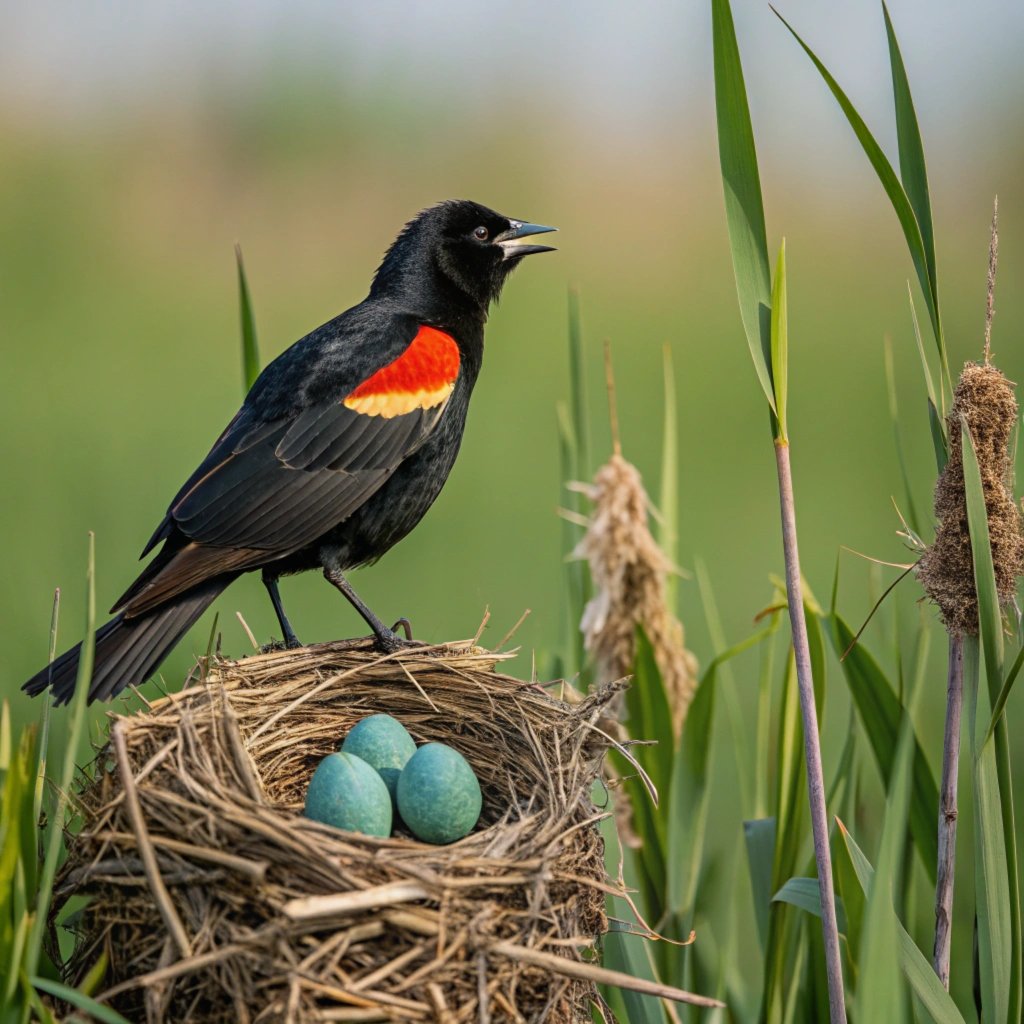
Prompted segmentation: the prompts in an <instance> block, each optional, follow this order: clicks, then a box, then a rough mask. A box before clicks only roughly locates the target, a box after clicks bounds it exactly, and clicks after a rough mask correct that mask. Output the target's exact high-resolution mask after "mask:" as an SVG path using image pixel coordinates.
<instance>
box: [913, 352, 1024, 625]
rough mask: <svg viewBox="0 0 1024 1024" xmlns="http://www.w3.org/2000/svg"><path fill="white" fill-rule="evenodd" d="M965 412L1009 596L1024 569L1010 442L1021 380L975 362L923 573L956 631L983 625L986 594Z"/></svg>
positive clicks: (998, 573)
mask: <svg viewBox="0 0 1024 1024" xmlns="http://www.w3.org/2000/svg"><path fill="white" fill-rule="evenodd" d="M961 417H962V418H963V420H964V421H966V423H967V426H968V429H969V430H970V432H971V439H972V440H973V442H974V449H975V452H976V453H977V456H978V466H979V468H980V470H981V483H982V487H983V489H984V492H985V508H986V511H987V513H988V532H989V539H990V540H991V543H992V562H993V565H994V568H995V577H996V589H997V591H998V593H999V600H1000V602H1001V603H1002V604H1009V602H1010V601H1012V600H1013V596H1014V592H1015V590H1016V586H1017V577H1018V576H1020V575H1021V573H1022V571H1024V537H1022V534H1021V525H1022V524H1021V513H1020V509H1019V508H1018V507H1017V503H1016V502H1015V501H1014V499H1013V492H1012V490H1011V487H1012V484H1013V467H1012V464H1011V462H1010V455H1009V443H1010V437H1011V435H1012V433H1013V429H1014V426H1015V424H1016V422H1017V400H1016V398H1015V397H1014V394H1013V385H1012V384H1011V383H1010V382H1009V381H1008V380H1007V379H1006V378H1005V377H1004V376H1003V375H1002V373H1000V372H999V370H997V369H996V368H995V367H994V366H992V365H990V364H988V363H985V364H978V363H967V365H966V366H964V369H963V373H961V374H960V380H959V381H958V382H957V386H956V391H955V393H954V395H953V408H952V411H951V412H950V414H949V417H948V418H947V420H946V422H947V425H948V428H949V462H947V463H946V468H945V469H944V470H943V471H942V475H941V476H940V477H939V482H938V484H937V485H936V487H935V518H936V520H937V521H938V528H937V530H936V533H935V543H934V544H932V545H931V547H929V548H928V550H927V551H925V553H924V555H923V556H922V557H921V560H920V561H919V562H918V564H917V577H918V579H919V580H920V581H921V585H922V586H923V587H924V589H925V592H926V593H927V594H928V596H929V597H930V598H931V599H932V600H933V601H934V602H935V603H936V604H937V605H938V607H939V614H940V615H941V616H942V621H943V623H944V624H945V626H946V629H947V630H949V632H951V633H969V634H971V635H972V636H976V635H977V633H978V595H977V592H976V590H975V587H974V566H973V563H972V561H971V536H970V531H969V529H968V525H967V499H966V495H965V492H964V461H963V449H962V447H961V435H960V424H961Z"/></svg>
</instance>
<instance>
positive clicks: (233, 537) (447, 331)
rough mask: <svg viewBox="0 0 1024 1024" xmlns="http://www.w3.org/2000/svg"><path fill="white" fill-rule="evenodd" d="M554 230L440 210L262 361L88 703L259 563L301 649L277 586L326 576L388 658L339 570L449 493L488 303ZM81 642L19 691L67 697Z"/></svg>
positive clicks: (178, 506)
mask: <svg viewBox="0 0 1024 1024" xmlns="http://www.w3.org/2000/svg"><path fill="white" fill-rule="evenodd" d="M553 230H554V228H547V227H543V226H541V225H539V224H529V223H525V222H523V221H519V220H512V219H510V218H508V217H503V216H502V215H501V214H498V213H495V212H494V211H493V210H489V209H488V208H487V207H486V206H481V205H479V204H478V203H472V202H469V201H465V200H458V201H449V202H444V203H440V204H438V205H437V206H433V207H430V208H429V209H427V210H424V211H423V212H422V213H420V214H419V215H418V216H417V217H416V218H415V219H414V220H412V221H410V222H409V223H408V224H407V225H406V226H405V228H404V229H403V230H402V232H401V234H400V235H399V236H398V238H397V239H396V240H395V242H394V244H393V245H392V246H391V248H390V249H388V251H387V253H386V254H385V256H384V259H383V261H382V262H381V265H380V267H379V269H378V270H377V274H376V276H375V277H374V279H373V285H372V286H371V288H370V294H369V295H368V296H367V297H366V298H365V299H364V300H363V301H362V302H361V303H359V305H358V306H353V307H352V309H349V310H347V311H346V312H344V313H342V314H341V315H340V316H337V317H335V318H334V319H333V320H330V321H328V322H327V323H326V324H324V325H323V326H322V327H318V328H317V329H316V330H315V331H313V332H312V333H311V334H309V335H307V336H306V337H305V338H303V339H302V340H301V341H297V342H296V343H295V344H294V345H292V346H291V348H289V349H287V350H286V351H285V352H284V353H282V354H281V355H280V356H278V358H277V359H275V360H274V361H273V362H272V363H270V365H269V366H267V368H266V369H265V370H264V371H263V373H261V374H260V376H259V378H258V379H257V381H256V383H255V384H254V385H253V386H252V390H251V391H250V392H249V394H248V395H247V396H246V399H245V402H244V403H243V405H242V408H241V409H240V410H239V411H238V413H237V414H236V415H235V417H234V419H233V420H232V421H231V422H230V423H229V424H228V426H227V428H226V429H225V431H224V433H223V434H221V436H220V437H219V438H218V439H217V442H216V444H214V446H213V448H212V449H211V450H210V453H209V455H207V456H206V458H205V459H204V460H203V461H202V463H200V465H199V468H198V469H196V471H195V472H194V473H193V474H192V475H191V476H190V477H189V478H188V480H187V481H186V482H185V485H184V486H183V487H182V488H181V490H180V491H178V493H177V495H176V496H175V498H174V500H173V501H172V502H171V505H170V508H169V509H168V511H167V515H166V516H165V517H164V520H163V522H162V523H161V524H160V525H159V526H158V527H157V529H156V532H155V533H154V534H153V536H152V538H151V539H150V541H149V543H148V544H147V545H146V548H145V550H144V551H143V552H142V556H143V557H145V556H146V555H147V554H149V552H150V551H152V550H153V548H155V547H156V545H157V544H160V543H161V542H162V543H163V546H162V547H161V548H160V551H159V552H158V553H157V555H156V557H155V558H154V559H153V561H152V562H150V564H149V565H148V566H147V567H146V568H145V569H144V570H143V572H142V574H141V575H140V576H139V578H138V579H137V580H136V581H135V582H134V583H133V584H132V585H131V586H130V587H129V588H128V590H127V592H126V593H125V594H124V596H123V597H122V598H121V599H120V600H119V601H118V602H117V603H116V604H115V605H114V607H113V608H112V609H111V612H112V613H116V617H115V618H113V619H112V620H111V621H110V622H108V623H107V624H106V625H105V626H103V627H102V628H100V629H99V630H97V632H96V661H95V667H94V669H93V677H92V685H91V686H90V689H89V700H90V701H93V700H108V699H110V698H111V697H113V696H114V695H115V694H117V693H119V692H120V691H121V690H123V689H124V688H125V687H126V686H128V685H130V684H136V685H138V684H141V683H143V682H145V680H146V679H148V678H149V677H150V676H151V675H152V674H153V672H154V671H155V670H156V668H157V666H158V665H159V664H160V663H161V662H162V661H163V659H164V658H165V657H166V655H167V653H168V652H169V651H170V650H171V648H172V647H173V646H174V645H175V644H176V643H177V642H178V640H179V639H180V638H181V637H182V635H183V634H184V633H185V632H186V630H188V629H189V627H190V626H191V625H192V624H193V623H194V622H195V621H196V619H198V618H199V616H200V615H201V614H202V613H203V611H204V610H205V609H206V608H207V607H208V606H209V604H210V603H211V602H212V601H213V600H214V598H216V597H217V595H218V594H219V593H220V592H221V591H222V590H223V589H224V588H225V587H226V586H227V585H228V584H229V583H231V582H232V581H233V580H234V579H236V578H237V577H238V576H240V575H241V574H242V573H243V572H252V571H254V570H256V569H260V570H262V573H263V582H264V584H265V585H266V587H267V590H268V592H269V593H270V599H271V601H272V602H273V604H274V611H275V612H276V613H277V618H278V621H279V622H280V624H281V629H282V631H283V633H284V637H285V642H286V643H287V644H288V646H289V647H297V646H299V641H298V639H297V638H296V636H295V633H294V631H293V630H292V627H291V625H290V624H289V622H288V619H287V618H286V617H285V613H284V608H283V607H282V605H281V597H280V594H279V592H278V586H277V581H278V578H279V577H280V576H283V575H286V574H288V573H295V572H303V571H305V570H308V569H322V570H323V573H324V576H325V577H326V579H327V580H328V581H329V582H330V583H332V584H333V585H334V586H335V587H337V588H338V590H340V591H341V592H342V593H343V594H344V595H345V597H347V598H348V600H349V601H351V602H352V604H353V605H354V606H355V608H356V610H357V611H358V612H359V613H360V615H362V617H363V618H364V619H365V620H366V622H367V624H368V625H369V627H370V629H371V630H372V631H373V633H374V636H375V637H376V640H377V644H378V646H379V647H380V648H382V649H384V650H388V651H391V650H397V649H398V648H400V647H401V646H402V644H403V641H402V640H401V639H400V638H399V637H398V636H397V635H396V633H395V632H394V630H393V629H388V628H387V626H385V625H384V623H383V622H381V620H380V619H378V618H377V616H376V615H374V614H373V612H372V611H370V609H369V608H367V607H366V605H364V604H363V602H362V601H360V600H359V598H358V597H357V595H356V594H355V592H354V591H353V590H352V588H351V587H350V586H349V584H348V581H347V580H346V579H345V577H344V576H343V575H342V573H343V572H345V571H347V570H348V569H352V568H355V567H356V566H360V565H365V564H367V563H369V562H373V561H375V560H376V559H378V558H380V556H381V555H383V554H384V552H385V551H387V550H388V549H389V548H390V547H391V546H392V545H393V544H395V543H397V542H398V541H399V540H401V539H402V538H403V537H404V536H405V535H406V534H407V533H408V532H409V531H410V530H411V529H412V528H413V527H414V526H415V525H416V524H417V523H418V522H419V521H420V519H421V518H422V517H423V514H424V513H425V512H426V511H427V509H428V508H430V506H431V505H432V504H433V502H434V499H435V498H436V497H437V495H438V494H439V493H440V491H441V487H442V486H443V485H444V482H445V480H446V479H447V477H448V473H449V471H450V470H451V468H452V464H453V463H454V462H455V457H456V455H457V454H458V451H459V445H460V443H461V441H462V432H463V428H464V427H465V423H466V411H467V409H468V407H469V396H470V394H471V393H472V390H473V385H474V384H475V383H476V378H477V374H478V373H479V372H480V364H481V362H482V360H483V347H484V323H485V321H486V320H487V311H488V307H489V306H490V304H491V302H493V301H494V300H495V299H497V297H498V295H499V293H500V292H501V288H502V285H503V284H504V283H505V279H506V278H507V277H508V275H509V272H510V271H511V270H513V269H514V268H515V267H516V266H517V265H518V264H519V262H520V260H521V259H522V257H524V256H527V255H529V254H530V253H535V252H546V251H550V249H551V247H550V246H547V245H535V244H532V242H531V241H529V240H530V239H531V238H532V236H534V235H538V234H541V233H543V232H546V231H553ZM406 625H407V624H406ZM396 626H397V624H396ZM407 632H408V630H407ZM80 647H81V645H78V646H76V647H73V648H72V649H71V650H70V651H67V652H66V653H65V654H63V655H61V657H59V658H58V659H57V660H56V661H54V662H53V663H52V664H51V665H49V666H47V667H46V668H44V669H43V670H42V671H41V672H38V673H37V674H36V675H34V676H33V677H32V678H31V679H30V680H29V681H28V682H27V683H26V684H25V685H24V687H23V689H25V690H26V691H27V692H28V693H30V694H33V695H35V694H38V693H41V692H42V691H43V690H45V689H46V688H47V687H50V688H51V689H52V691H53V696H54V700H55V702H56V703H58V704H60V703H64V702H66V701H68V700H70V698H71V695H72V693H73V692H74V686H75V676H76V673H77V670H78V657H79V651H80Z"/></svg>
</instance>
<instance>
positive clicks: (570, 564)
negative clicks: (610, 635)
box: [555, 402, 588, 677]
mask: <svg viewBox="0 0 1024 1024" xmlns="http://www.w3.org/2000/svg"><path fill="white" fill-rule="evenodd" d="M555 412H556V414H557V417H558V453H559V470H560V472H561V480H562V482H563V483H567V482H569V481H575V480H577V476H576V469H577V466H578V461H579V458H578V455H577V452H576V447H577V444H578V442H577V439H576V432H575V429H574V428H573V425H572V416H571V414H570V412H569V409H568V407H567V406H566V404H565V403H564V402H559V403H558V404H557V405H556V406H555ZM569 507H570V509H571V510H572V511H573V512H575V513H577V514H579V508H580V506H579V495H578V494H576V493H575V492H573V493H571V494H570V495H569ZM580 535H581V529H580V527H579V526H578V525H577V524H576V523H574V522H571V521H570V520H569V519H567V518H565V517H563V518H562V552H563V555H564V556H565V558H566V561H565V564H564V567H563V572H562V579H563V581H564V583H565V595H564V599H563V600H562V601H561V602H560V603H559V608H560V612H561V615H562V616H564V619H563V625H562V633H563V641H562V642H563V645H564V649H563V655H562V656H563V660H564V665H565V673H566V675H567V676H569V677H572V676H575V675H577V674H578V673H581V672H582V671H583V665H584V663H585V662H584V658H585V652H584V649H583V634H582V633H581V632H580V620H581V619H582V618H583V608H584V606H585V605H586V593H587V590H586V587H587V576H588V574H587V572H586V568H585V566H584V563H583V561H582V559H578V558H570V557H569V556H570V554H571V552H572V551H573V549H574V548H575V547H576V544H577V542H578V541H579V538H580Z"/></svg>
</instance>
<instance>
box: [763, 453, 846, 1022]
mask: <svg viewBox="0 0 1024 1024" xmlns="http://www.w3.org/2000/svg"><path fill="white" fill-rule="evenodd" d="M775 462H776V467H777V469H778V475H779V509H780V511H781V514H782V546H783V551H784V554H785V558H786V594H787V597H788V600H789V621H790V626H791V628H792V632H793V653H794V657H795V660H796V678H797V687H798V689H799V691H800V711H801V715H802V718H803V725H804V755H805V759H806V763H807V796H808V799H809V800H810V805H811V831H812V833H813V835H814V858H815V860H816V861H817V865H818V891H819V894H820V898H821V928H822V933H823V936H824V940H825V967H826V972H827V975H828V1004H829V1018H830V1020H831V1024H846V1002H845V993H844V990H843V965H842V959H841V955H840V951H839V927H838V925H837V923H836V900H835V889H834V887H833V884H832V855H831V851H830V850H829V841H828V820H827V818H826V815H825V780H824V777H823V774H822V769H821V744H820V742H819V739H818V712H817V708H816V706H815V699H814V679H813V677H812V675H811V651H810V646H809V644H808V641H807V620H806V619H805V618H804V602H803V592H802V588H801V584H800V553H799V551H798V549H797V536H796V504H795V501H794V499H793V472H792V468H791V466H790V460H789V442H788V441H786V440H785V439H783V438H777V439H776V441H775Z"/></svg>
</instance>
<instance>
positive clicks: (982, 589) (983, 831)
mask: <svg viewBox="0 0 1024 1024" xmlns="http://www.w3.org/2000/svg"><path fill="white" fill-rule="evenodd" d="M960 431H961V433H960V437H961V444H962V446H963V463H964V492H965V496H966V500H967V521H968V526H969V528H970V534H971V558H972V561H973V563H974V585H975V589H976V591H977V595H978V626H979V630H980V636H981V645H980V646H981V650H982V651H983V652H984V665H985V679H986V683H987V686H986V691H987V692H986V693H985V694H980V693H978V689H979V686H978V682H979V678H978V677H979V671H978V659H977V656H976V654H977V648H978V643H977V640H976V638H974V637H970V636H966V637H965V638H964V688H965V694H966V695H967V700H968V708H969V720H970V722H971V736H972V740H973V749H974V767H975V798H976V802H977V814H978V820H979V827H978V828H976V829H975V832H976V834H977V840H978V843H979V844H980V849H978V850H977V852H976V862H975V864H976V874H977V875H978V879H977V882H976V886H977V889H978V893H979V897H978V946H979V960H980V961H982V972H981V973H982V1005H983V1007H984V1006H986V1005H987V1006H989V1008H990V1009H989V1019H990V1020H998V1021H1003V1020H1007V1019H1010V1020H1012V1021H1017V1020H1019V1019H1020V1013H1021V1010H1020V1005H1021V987H1022V985H1021V963H1020V954H1021V918H1020V891H1019V881H1018V878H1017V848H1016V837H1015V831H1016V830H1015V824H1014V814H1013V789H1012V786H1013V782H1012V773H1011V766H1010V754H1009V738H1008V732H1007V729H1006V723H1005V721H1000V722H997V724H996V728H995V729H994V730H993V741H992V742H991V743H986V742H985V741H984V740H985V735H986V734H987V733H980V732H979V730H980V729H981V728H982V723H983V722H984V723H985V724H986V725H987V724H988V722H989V721H990V720H991V717H992V709H994V707H995V705H996V702H997V701H998V700H999V695H1000V693H1001V692H1002V688H1003V686H1002V684H1003V622H1002V614H1001V612H1000V608H999V595H998V592H997V589H996V580H995V572H994V569H993V566H992V546H991V541H990V538H989V531H988V512H987V509H986V505H985V492H984V489H983V487H982V483H981V470H980V469H979V467H978V459H977V455H976V453H975V450H974V442H973V440H972V438H971V434H970V431H969V430H968V429H967V424H966V422H961V427H960ZM969 655H970V664H969V663H968V658H969ZM969 668H970V670H971V671H972V672H973V676H974V678H973V680H969V679H968V669H969ZM972 684H973V692H972V691H971V685H972ZM986 961H987V962H986ZM986 991H988V994H989V1001H988V1002H987V1003H986V1001H985V994H986Z"/></svg>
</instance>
